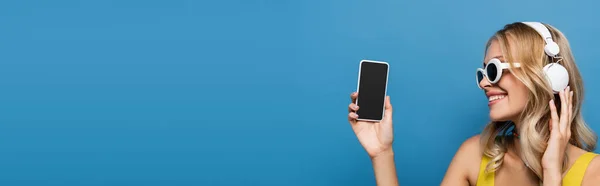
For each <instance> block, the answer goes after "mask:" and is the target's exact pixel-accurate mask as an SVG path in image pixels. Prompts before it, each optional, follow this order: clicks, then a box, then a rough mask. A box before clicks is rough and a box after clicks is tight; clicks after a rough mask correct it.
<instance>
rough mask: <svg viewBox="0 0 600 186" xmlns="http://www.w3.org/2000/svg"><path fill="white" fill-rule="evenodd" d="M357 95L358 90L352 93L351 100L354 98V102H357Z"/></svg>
mask: <svg viewBox="0 0 600 186" xmlns="http://www.w3.org/2000/svg"><path fill="white" fill-rule="evenodd" d="M357 97H358V92H353V93H352V94H350V100H352V103H356V98H357Z"/></svg>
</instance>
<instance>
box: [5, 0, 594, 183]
mask: <svg viewBox="0 0 600 186" xmlns="http://www.w3.org/2000/svg"><path fill="white" fill-rule="evenodd" d="M542 2H546V3H545V4H547V5H543V4H542ZM599 5H600V3H599V2H592V1H586V2H575V1H557V2H552V3H551V2H547V1H541V0H540V1H501V2H484V1H476V0H473V1H426V0H425V1H392V0H376V1H373V0H371V1H349V0H327V1H325V0H312V1H308V0H305V1H283V0H281V1H274V0H270V1H269V0H262V1H258V0H244V1H242V0H237V1H235V0H222V1H191V0H188V1H182V0H169V1H167V0H164V1H143V0H118V1H117V0H114V1H108V0H103V1H100V0H98V1H68V0H63V1H2V2H0V25H1V28H0V185H7V186H8V185H11V186H12V185H61V186H67V185H313V186H317V185H375V183H374V178H373V172H372V167H371V162H370V160H369V158H368V156H367V154H366V153H365V152H364V150H363V148H362V147H361V146H360V144H359V143H358V141H357V140H356V137H355V136H354V133H353V132H352V130H351V128H350V126H349V124H348V123H347V120H346V116H347V106H348V104H349V102H350V100H349V94H350V93H351V92H353V91H355V89H356V81H357V73H358V63H359V61H360V60H361V59H372V60H383V61H388V62H390V64H391V69H390V80H389V85H390V87H389V95H390V96H391V97H392V103H393V105H394V109H395V110H394V116H395V123H394V125H395V134H396V140H395V143H394V148H395V150H396V161H397V168H398V176H399V179H400V182H401V184H403V185H439V183H440V181H441V179H442V178H443V176H444V173H445V171H446V168H447V166H448V164H449V162H450V160H451V158H452V156H453V155H454V153H455V151H456V149H457V148H458V146H459V145H460V144H461V142H462V141H464V140H465V139H467V138H468V137H470V136H472V135H475V134H477V133H478V132H479V131H480V130H481V129H482V128H483V126H484V124H485V123H486V122H487V121H488V115H487V112H488V109H487V105H486V98H485V97H484V95H483V94H482V92H481V91H480V90H479V89H478V88H477V86H476V85H475V80H474V78H475V75H474V72H475V68H477V67H479V66H480V64H481V60H482V58H483V49H484V45H485V42H486V40H487V39H488V37H489V36H491V35H492V34H493V32H494V31H496V30H497V29H500V28H501V27H502V26H503V25H504V24H507V23H512V22H515V21H524V20H535V21H544V22H548V23H551V24H552V25H554V26H556V27H558V28H559V29H560V30H561V31H563V32H564V33H565V34H566V35H567V36H568V38H569V40H570V42H571V46H572V48H573V50H574V53H575V55H576V59H577V63H578V65H579V67H580V70H581V73H582V74H583V77H584V80H585V83H586V85H585V86H586V95H587V97H586V99H585V103H584V108H583V114H584V116H585V118H586V120H587V121H588V122H589V124H590V125H591V127H592V128H593V129H594V130H596V131H600V116H599V115H598V114H597V111H598V110H599V109H600V98H599V97H597V96H596V97H594V96H592V95H599V94H600V83H598V82H594V81H593V80H598V79H599V78H600V76H599V74H598V73H597V72H598V71H599V70H600V63H598V59H597V56H595V55H597V53H598V52H597V51H599V50H600V48H599V46H600V45H598V43H600V38H598V37H596V36H597V33H600V25H599V24H593V23H596V22H597V20H598V18H600V13H599V12H598V11H597V7H598V6H599Z"/></svg>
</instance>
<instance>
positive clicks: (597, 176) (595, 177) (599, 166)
mask: <svg viewBox="0 0 600 186" xmlns="http://www.w3.org/2000/svg"><path fill="white" fill-rule="evenodd" d="M598 183H600V155H597V156H596V157H594V159H592V161H591V162H590V164H589V165H588V168H587V170H586V171H585V175H584V176H583V181H582V183H581V185H583V186H587V185H594V186H597V185H598Z"/></svg>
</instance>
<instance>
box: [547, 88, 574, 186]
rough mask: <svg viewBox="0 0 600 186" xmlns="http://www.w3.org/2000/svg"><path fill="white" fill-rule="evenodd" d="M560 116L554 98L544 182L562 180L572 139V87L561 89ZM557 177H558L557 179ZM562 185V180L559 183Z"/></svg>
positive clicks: (551, 105) (551, 109)
mask: <svg viewBox="0 0 600 186" xmlns="http://www.w3.org/2000/svg"><path fill="white" fill-rule="evenodd" d="M559 96H560V104H561V108H560V118H559V116H558V114H557V112H556V110H557V109H556V105H555V103H554V100H551V101H550V112H551V117H552V119H551V120H550V139H549V140H548V146H547V147H546V151H545V152H544V155H543V157H542V167H543V170H544V182H546V181H547V180H550V179H551V178H547V177H552V180H556V181H559V180H562V179H561V178H562V170H563V160H564V155H565V152H566V149H567V146H568V145H569V139H571V120H572V119H573V117H572V112H573V103H572V102H571V101H572V99H573V91H571V88H570V87H567V88H566V89H565V90H562V91H560V93H559ZM555 178H556V179H555ZM557 184H558V185H560V182H559V183H557Z"/></svg>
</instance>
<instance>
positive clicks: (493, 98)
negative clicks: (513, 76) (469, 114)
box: [488, 95, 507, 105]
mask: <svg viewBox="0 0 600 186" xmlns="http://www.w3.org/2000/svg"><path fill="white" fill-rule="evenodd" d="M506 96H507V95H493V96H490V97H489V98H488V100H489V103H488V105H492V104H494V103H497V102H499V101H501V100H503V99H504V98H506Z"/></svg>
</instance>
